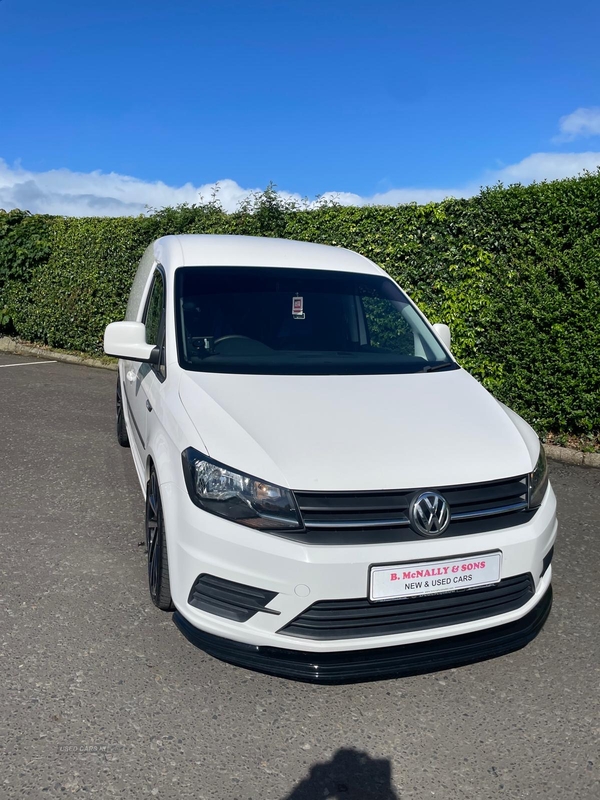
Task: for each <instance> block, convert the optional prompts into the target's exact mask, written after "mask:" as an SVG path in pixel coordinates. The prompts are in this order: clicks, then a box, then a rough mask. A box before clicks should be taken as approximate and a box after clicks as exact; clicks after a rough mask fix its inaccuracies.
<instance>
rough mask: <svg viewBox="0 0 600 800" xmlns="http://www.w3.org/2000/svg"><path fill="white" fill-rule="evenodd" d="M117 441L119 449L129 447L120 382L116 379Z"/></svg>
mask: <svg viewBox="0 0 600 800" xmlns="http://www.w3.org/2000/svg"><path fill="white" fill-rule="evenodd" d="M117 440H118V442H119V444H120V445H121V447H129V436H128V434H127V425H126V424H125V414H124V413H123V397H122V396H121V380H120V379H119V378H117Z"/></svg>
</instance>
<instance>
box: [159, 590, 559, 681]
mask: <svg viewBox="0 0 600 800" xmlns="http://www.w3.org/2000/svg"><path fill="white" fill-rule="evenodd" d="M551 607H552V589H551V587H549V588H548V590H547V592H546V593H545V595H544V596H543V597H542V598H541V600H540V602H539V603H538V604H537V605H536V606H535V608H533V609H532V610H531V611H530V612H529V613H528V614H526V615H525V616H524V617H521V619H518V620H515V622H509V623H507V624H506V625H498V626H495V627H492V628H486V629H485V630H482V631H476V632H475V633H467V634H462V635H461V636H449V637H447V638H444V639H434V640H432V641H429V642H419V643H417V644H405V645H397V646H395V647H378V648H375V649H363V650H351V651H341V652H327V653H309V652H305V651H302V650H287V649H284V648H282V647H258V646H256V645H250V644H244V643H243V642H234V641H232V640H230V639H223V638H222V637H220V636H213V635H212V634H210V633H205V632H204V631H201V630H199V629H198V628H195V627H194V626H193V625H191V624H190V623H189V622H188V621H187V620H186V619H184V617H182V616H181V614H180V613H179V612H177V611H176V612H175V614H173V621H174V622H175V624H176V625H177V627H178V628H179V630H180V631H181V632H182V633H183V635H184V636H185V637H186V638H187V639H188V641H190V642H191V643H192V644H194V645H195V646H196V647H199V648H200V649H202V650H204V652H206V653H208V654H209V655H212V656H215V657H216V658H220V659H222V660H223V661H228V662H229V663H231V664H236V665H237V666H240V667H247V668H248V669H254V670H257V671H259V672H266V673H268V674H270V675H278V676H280V677H283V678H292V679H294V680H300V681H309V682H312V683H353V682H358V681H368V680H381V679H384V678H399V677H403V676H407V675H418V674H420V673H423V672H434V671H435V670H442V669H450V668H452V667H458V666H462V665H463V664H471V663H474V662H476V661H483V660H485V659H488V658H495V657H496V656H501V655H504V654H505V653H511V652H513V651H514V650H519V649H520V648H521V647H524V646H525V645H526V644H528V642H530V641H531V640H532V639H534V638H535V637H536V636H537V634H538V633H539V632H540V630H541V629H542V627H543V625H544V623H545V622H546V619H547V618H548V614H549V613H550V609H551Z"/></svg>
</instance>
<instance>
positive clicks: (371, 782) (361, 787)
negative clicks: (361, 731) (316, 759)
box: [283, 748, 400, 800]
mask: <svg viewBox="0 0 600 800" xmlns="http://www.w3.org/2000/svg"><path fill="white" fill-rule="evenodd" d="M316 798H319V800H400V798H399V795H397V794H396V791H395V790H394V788H393V786H392V765H391V763H390V761H389V760H388V759H387V758H371V757H370V756H369V755H368V754H367V753H365V752H362V751H360V750H353V749H351V748H347V749H341V750H338V751H337V753H336V754H335V755H334V756H333V758H332V759H331V761H327V762H325V763H322V764H315V765H314V766H313V767H311V770H310V773H309V774H308V776H307V777H306V778H304V780H302V781H301V782H300V783H299V784H298V785H297V786H296V787H295V788H294V789H292V791H291V792H290V794H288V795H286V797H285V798H283V800H316Z"/></svg>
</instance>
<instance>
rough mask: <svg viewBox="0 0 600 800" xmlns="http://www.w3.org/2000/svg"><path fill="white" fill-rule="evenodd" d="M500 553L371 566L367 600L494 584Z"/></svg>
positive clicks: (436, 592) (497, 573)
mask: <svg viewBox="0 0 600 800" xmlns="http://www.w3.org/2000/svg"><path fill="white" fill-rule="evenodd" d="M501 563H502V553H500V552H498V551H497V552H495V553H481V554H480V555H476V556H468V557H462V558H447V559H444V560H436V561H420V562H418V563H414V562H413V563H412V564H393V565H391V566H390V565H386V566H381V567H371V577H370V582H369V584H370V585H369V599H370V600H395V599H398V598H400V597H415V596H417V595H426V594H440V593H441V592H456V591H459V590H460V589H472V588H473V587H475V586H486V585H488V584H492V583H498V581H499V580H500V567H501Z"/></svg>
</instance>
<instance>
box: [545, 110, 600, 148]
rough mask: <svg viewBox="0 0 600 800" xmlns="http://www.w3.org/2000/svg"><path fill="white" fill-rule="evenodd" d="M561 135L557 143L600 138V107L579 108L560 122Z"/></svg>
mask: <svg viewBox="0 0 600 800" xmlns="http://www.w3.org/2000/svg"><path fill="white" fill-rule="evenodd" d="M558 128H559V130H560V134H559V135H558V136H556V137H555V138H554V141H555V142H572V141H573V139H578V138H580V137H584V138H585V137H589V136H600V106H594V107H590V108H578V109H577V110H576V111H573V113H572V114H567V115H566V116H564V117H561V118H560V120H559V122H558Z"/></svg>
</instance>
